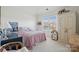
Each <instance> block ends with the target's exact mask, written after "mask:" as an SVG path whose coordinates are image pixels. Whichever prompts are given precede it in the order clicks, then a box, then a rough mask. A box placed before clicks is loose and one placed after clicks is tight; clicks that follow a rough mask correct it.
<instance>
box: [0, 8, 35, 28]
mask: <svg viewBox="0 0 79 59" xmlns="http://www.w3.org/2000/svg"><path fill="white" fill-rule="evenodd" d="M1 10H2V11H1V20H2V21H1V26H2V27H10V25H9V23H8V22H10V21H14V22H18V23H19V27H30V28H32V29H35V28H36V17H35V15H34V14H31V13H28V12H27V11H26V10H24V9H23V8H17V7H1Z"/></svg>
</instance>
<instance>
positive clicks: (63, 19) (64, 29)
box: [57, 12, 76, 44]
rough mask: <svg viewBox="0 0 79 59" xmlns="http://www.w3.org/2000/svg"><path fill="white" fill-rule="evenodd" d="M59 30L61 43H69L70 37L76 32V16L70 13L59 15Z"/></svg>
mask: <svg viewBox="0 0 79 59" xmlns="http://www.w3.org/2000/svg"><path fill="white" fill-rule="evenodd" d="M57 30H58V34H59V42H62V43H65V44H67V43H68V40H69V37H70V35H72V34H74V33H75V32H76V14H75V12H68V13H63V14H58V15H57Z"/></svg>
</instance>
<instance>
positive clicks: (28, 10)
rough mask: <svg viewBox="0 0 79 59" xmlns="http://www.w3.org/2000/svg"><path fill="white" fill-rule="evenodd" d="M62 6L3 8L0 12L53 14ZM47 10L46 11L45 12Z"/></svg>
mask: <svg viewBox="0 0 79 59" xmlns="http://www.w3.org/2000/svg"><path fill="white" fill-rule="evenodd" d="M61 7H62V6H7V7H6V6H3V7H1V8H2V9H1V10H4V11H6V12H7V11H8V13H9V12H10V13H11V12H15V13H27V14H45V13H46V12H54V11H55V10H58V9H59V8H61ZM46 8H48V11H47V10H46Z"/></svg>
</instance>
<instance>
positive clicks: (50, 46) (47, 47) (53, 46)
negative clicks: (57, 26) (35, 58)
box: [32, 33, 70, 52]
mask: <svg viewBox="0 0 79 59" xmlns="http://www.w3.org/2000/svg"><path fill="white" fill-rule="evenodd" d="M46 38H47V40H46V41H43V42H40V43H38V44H37V45H36V46H34V48H33V49H32V52H70V48H69V47H68V46H66V45H63V44H62V43H59V42H58V41H54V40H52V39H51V37H50V33H46Z"/></svg>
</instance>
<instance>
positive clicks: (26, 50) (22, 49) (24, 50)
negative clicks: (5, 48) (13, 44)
mask: <svg viewBox="0 0 79 59" xmlns="http://www.w3.org/2000/svg"><path fill="white" fill-rule="evenodd" d="M16 52H28V49H27V48H26V47H23V48H21V49H19V50H17V51H16Z"/></svg>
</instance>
